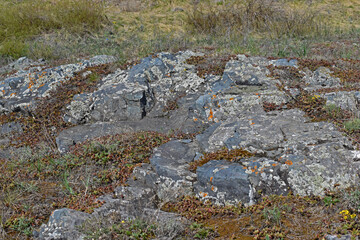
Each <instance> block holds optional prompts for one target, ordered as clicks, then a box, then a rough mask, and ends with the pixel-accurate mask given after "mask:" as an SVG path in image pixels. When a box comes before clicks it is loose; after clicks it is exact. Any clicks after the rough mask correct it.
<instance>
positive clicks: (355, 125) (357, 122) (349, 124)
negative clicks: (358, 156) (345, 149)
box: [344, 118, 360, 133]
mask: <svg viewBox="0 0 360 240" xmlns="http://www.w3.org/2000/svg"><path fill="white" fill-rule="evenodd" d="M344 128H345V130H346V131H347V132H350V133H351V132H355V131H359V130H360V119H359V118H355V119H353V120H350V121H346V122H344Z"/></svg>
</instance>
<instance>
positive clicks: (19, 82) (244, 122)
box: [0, 51, 360, 239]
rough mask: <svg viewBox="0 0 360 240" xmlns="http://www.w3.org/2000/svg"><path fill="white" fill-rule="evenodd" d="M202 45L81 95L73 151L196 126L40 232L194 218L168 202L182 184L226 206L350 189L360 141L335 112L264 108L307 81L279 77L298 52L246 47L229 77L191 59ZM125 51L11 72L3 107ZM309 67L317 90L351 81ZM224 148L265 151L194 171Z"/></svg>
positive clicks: (69, 111)
mask: <svg viewBox="0 0 360 240" xmlns="http://www.w3.org/2000/svg"><path fill="white" fill-rule="evenodd" d="M197 55H199V54H198V53H194V52H191V51H186V52H179V53H176V54H170V53H159V54H157V55H154V56H150V57H147V58H144V59H143V60H142V61H141V62H140V63H139V64H137V65H134V66H132V67H131V68H130V69H127V70H120V69H118V70H116V71H115V72H114V73H112V74H109V75H107V76H105V77H104V78H103V79H101V81H100V83H99V86H98V88H97V90H96V91H94V92H90V93H82V94H78V95H75V96H74V97H73V99H72V101H71V103H70V104H69V105H68V106H67V107H66V110H65V112H64V114H63V118H64V120H66V121H68V122H71V123H73V124H74V125H75V126H74V127H72V128H69V129H66V130H64V131H63V132H61V133H60V134H59V135H58V136H57V138H56V144H57V147H58V150H59V151H60V152H62V153H66V152H67V151H69V148H70V147H71V146H73V145H74V144H77V143H80V142H83V141H85V140H86V139H92V138H95V137H99V136H106V135H112V134H118V133H125V132H127V133H128V132H136V131H145V130H147V131H157V132H163V133H167V132H170V131H175V130H176V131H182V132H183V133H192V134H195V135H196V137H195V138H194V139H193V140H172V141H170V142H168V143H166V144H164V145H162V146H160V147H158V148H157V149H155V150H154V152H153V155H152V157H151V159H150V163H149V164H142V166H139V167H137V168H135V170H134V172H133V175H132V176H133V177H132V178H130V179H129V180H128V184H127V186H122V187H119V188H117V189H116V190H115V192H114V195H112V196H110V195H109V196H108V195H106V196H103V197H101V198H100V200H102V201H105V202H106V203H105V204H104V205H103V206H102V207H101V208H99V209H96V210H95V211H94V213H92V214H87V213H82V212H77V211H74V210H70V209H59V210H56V211H55V212H54V213H53V214H52V215H51V217H50V219H49V221H48V223H47V224H45V225H43V226H42V227H41V229H40V230H39V231H38V232H37V233H36V236H37V237H38V238H39V239H82V238H83V235H82V234H81V233H80V232H79V231H78V230H77V229H76V227H77V226H79V225H81V224H82V223H84V222H85V221H88V220H89V219H96V218H100V217H106V216H108V215H109V214H110V213H116V214H119V215H121V216H123V217H126V218H129V219H134V218H136V217H138V216H147V217H151V218H152V219H153V220H154V221H156V222H164V221H174V222H178V223H179V224H180V225H181V224H185V222H186V221H185V220H184V219H183V218H182V217H180V216H179V215H177V214H173V213H166V212H163V211H160V210H158V209H159V208H160V206H161V203H162V202H166V201H171V200H175V199H176V198H177V197H180V196H182V195H195V196H198V197H199V198H200V199H203V200H207V199H209V200H211V201H213V202H215V203H217V204H221V205H225V204H237V203H239V202H241V203H243V204H248V205H251V204H253V203H255V202H256V201H257V200H258V199H259V198H260V193H261V194H265V195H270V194H278V195H281V194H287V193H289V192H290V191H291V192H293V193H294V194H299V195H301V196H307V195H317V196H322V195H323V194H324V190H325V189H326V190H333V189H334V186H335V185H338V186H340V188H347V187H350V186H352V185H356V184H357V183H358V182H359V168H360V166H359V164H360V162H359V158H358V156H359V152H358V151H356V150H355V146H353V145H352V143H351V141H350V140H349V139H347V137H345V136H343V134H342V133H341V132H340V131H338V130H337V128H336V127H335V126H334V125H333V124H332V123H329V122H312V121H311V119H309V118H307V117H305V113H304V112H303V111H301V110H299V109H286V108H284V109H282V111H271V112H266V111H265V110H264V108H263V103H264V102H272V103H275V104H278V105H280V104H286V103H287V102H289V101H290V100H291V99H292V98H293V97H294V96H295V95H296V91H295V90H294V91H292V92H293V93H295V94H294V95H293V96H289V95H286V94H285V93H284V92H283V91H281V90H279V89H278V85H279V83H280V82H279V80H278V79H274V78H272V77H270V75H269V74H270V72H269V70H268V68H267V66H269V65H273V66H291V67H295V68H297V61H296V60H286V59H280V60H268V59H266V58H261V57H246V56H244V55H239V56H237V59H234V60H230V61H229V62H228V63H227V64H226V66H225V70H224V73H223V75H222V76H213V75H208V76H206V77H204V78H201V77H199V76H197V74H196V68H195V66H193V65H189V64H187V63H186V59H188V58H190V57H191V56H197ZM114 59H115V58H113V57H109V56H97V57H94V58H91V59H90V60H86V61H85V60H84V61H82V62H79V63H76V64H69V65H64V66H59V67H55V68H50V69H42V68H41V67H37V68H36V67H30V69H28V70H24V69H21V68H19V69H20V70H19V71H17V72H16V73H15V74H13V75H11V76H9V77H7V78H5V79H4V80H2V81H1V82H0V95H1V96H2V99H1V100H0V112H1V113H3V114H4V113H9V112H12V111H18V110H19V109H22V108H24V106H28V105H29V104H30V105H36V98H37V97H44V96H46V95H47V93H48V91H49V90H51V89H56V84H57V83H58V82H61V81H66V80H67V79H68V78H70V77H71V76H73V74H74V73H75V72H78V71H80V70H83V69H85V67H86V66H94V65H99V64H104V63H109V62H111V61H114ZM15 65H16V64H14V66H15ZM16 66H18V65H16ZM26 66H27V65H26ZM40 72H41V73H40ZM303 73H304V77H303V78H302V79H301V81H303V82H304V83H305V84H306V88H307V89H308V90H316V89H322V88H325V87H336V86H338V85H339V83H340V82H339V79H337V78H334V77H332V76H331V75H330V70H329V69H326V68H319V69H318V70H316V71H315V72H310V71H309V72H306V71H305V72H303ZM290 92H291V91H290ZM322 96H323V97H324V98H326V99H327V101H328V102H329V103H331V104H335V105H336V106H338V107H340V108H342V109H346V110H352V111H359V102H358V101H359V96H360V93H359V92H358V91H351V92H330V93H326V94H323V95H322ZM170 103H173V106H172V107H169V104H170ZM0 130H1V131H0V134H1V136H5V135H6V134H9V133H11V132H13V131H20V132H21V131H22V129H21V126H20V125H19V124H18V123H8V124H4V125H2V126H1V129H0ZM3 139H5V137H3V138H2V140H3ZM223 148H227V149H229V150H231V149H237V148H242V149H244V150H246V151H248V152H250V153H252V154H253V156H252V157H250V158H243V159H240V160H239V161H237V162H229V161H226V160H210V161H209V162H207V163H206V164H204V165H202V166H199V167H198V168H197V171H196V172H191V171H189V164H190V163H192V162H194V161H196V160H197V159H199V156H201V155H202V154H204V153H210V152H214V151H217V150H221V149H223ZM327 239H335V238H332V236H329V237H328V238H327Z"/></svg>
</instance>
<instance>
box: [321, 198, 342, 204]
mask: <svg viewBox="0 0 360 240" xmlns="http://www.w3.org/2000/svg"><path fill="white" fill-rule="evenodd" d="M323 202H324V204H325V206H332V205H334V204H335V203H337V202H339V199H337V198H334V197H332V196H326V197H324V199H323Z"/></svg>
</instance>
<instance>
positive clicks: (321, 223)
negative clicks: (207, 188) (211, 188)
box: [164, 189, 360, 239]
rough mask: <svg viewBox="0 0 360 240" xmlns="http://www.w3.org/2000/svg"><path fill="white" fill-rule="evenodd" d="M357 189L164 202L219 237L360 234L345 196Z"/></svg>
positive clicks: (356, 221) (311, 236) (354, 214)
mask: <svg viewBox="0 0 360 240" xmlns="http://www.w3.org/2000/svg"><path fill="white" fill-rule="evenodd" d="M357 191H358V190H356V189H347V190H346V192H326V195H325V197H324V198H320V197H314V196H313V197H301V196H298V195H293V194H291V193H290V194H289V195H287V196H276V195H271V196H263V197H262V199H260V200H259V201H258V203H256V204H255V205H252V206H243V205H238V206H233V207H229V206H217V205H214V204H212V203H210V202H205V203H203V202H201V201H200V200H198V199H197V198H194V197H184V198H182V199H180V201H179V202H177V203H167V204H165V206H164V209H165V210H167V211H175V212H177V213H180V214H181V215H182V216H184V217H186V218H188V219H191V220H195V221H196V223H197V224H204V226H207V227H210V228H213V229H215V230H216V234H217V236H219V237H220V238H226V239H233V238H234V237H235V236H236V237H243V238H244V239H246V238H250V237H252V238H254V239H285V238H291V237H296V236H297V237H298V236H301V238H302V239H307V238H309V239H322V238H323V237H324V236H325V235H326V234H340V235H341V234H348V233H350V234H351V235H352V237H356V236H360V231H359V230H358V229H359V228H358V226H359V224H360V222H359V218H358V213H357V210H356V208H353V207H350V206H349V204H348V203H349V202H348V200H346V199H350V198H352V197H350V198H347V197H345V196H355V198H356V200H355V201H356V202H357V203H358V201H357V200H358V199H357Z"/></svg>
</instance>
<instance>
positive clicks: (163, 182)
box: [150, 140, 197, 202]
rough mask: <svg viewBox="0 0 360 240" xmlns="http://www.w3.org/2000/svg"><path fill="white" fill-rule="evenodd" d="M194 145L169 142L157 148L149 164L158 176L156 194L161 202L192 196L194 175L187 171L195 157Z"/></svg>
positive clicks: (185, 142) (186, 142)
mask: <svg viewBox="0 0 360 240" xmlns="http://www.w3.org/2000/svg"><path fill="white" fill-rule="evenodd" d="M196 150H197V148H196V145H194V143H192V142H191V141H190V140H188V141H184V140H182V141H170V142H168V143H165V144H164V145H162V146H160V147H159V148H157V149H156V150H155V151H154V153H153V156H152V157H151V158H150V163H151V165H152V166H153V167H154V170H155V172H156V173H157V175H158V178H157V180H156V184H157V193H158V196H159V198H160V199H161V200H162V201H165V202H166V201H171V200H174V199H176V198H178V197H181V196H186V195H192V191H193V190H192V189H193V182H195V181H196V175H195V174H194V173H192V172H190V171H189V163H191V162H193V160H194V158H195V156H196Z"/></svg>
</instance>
